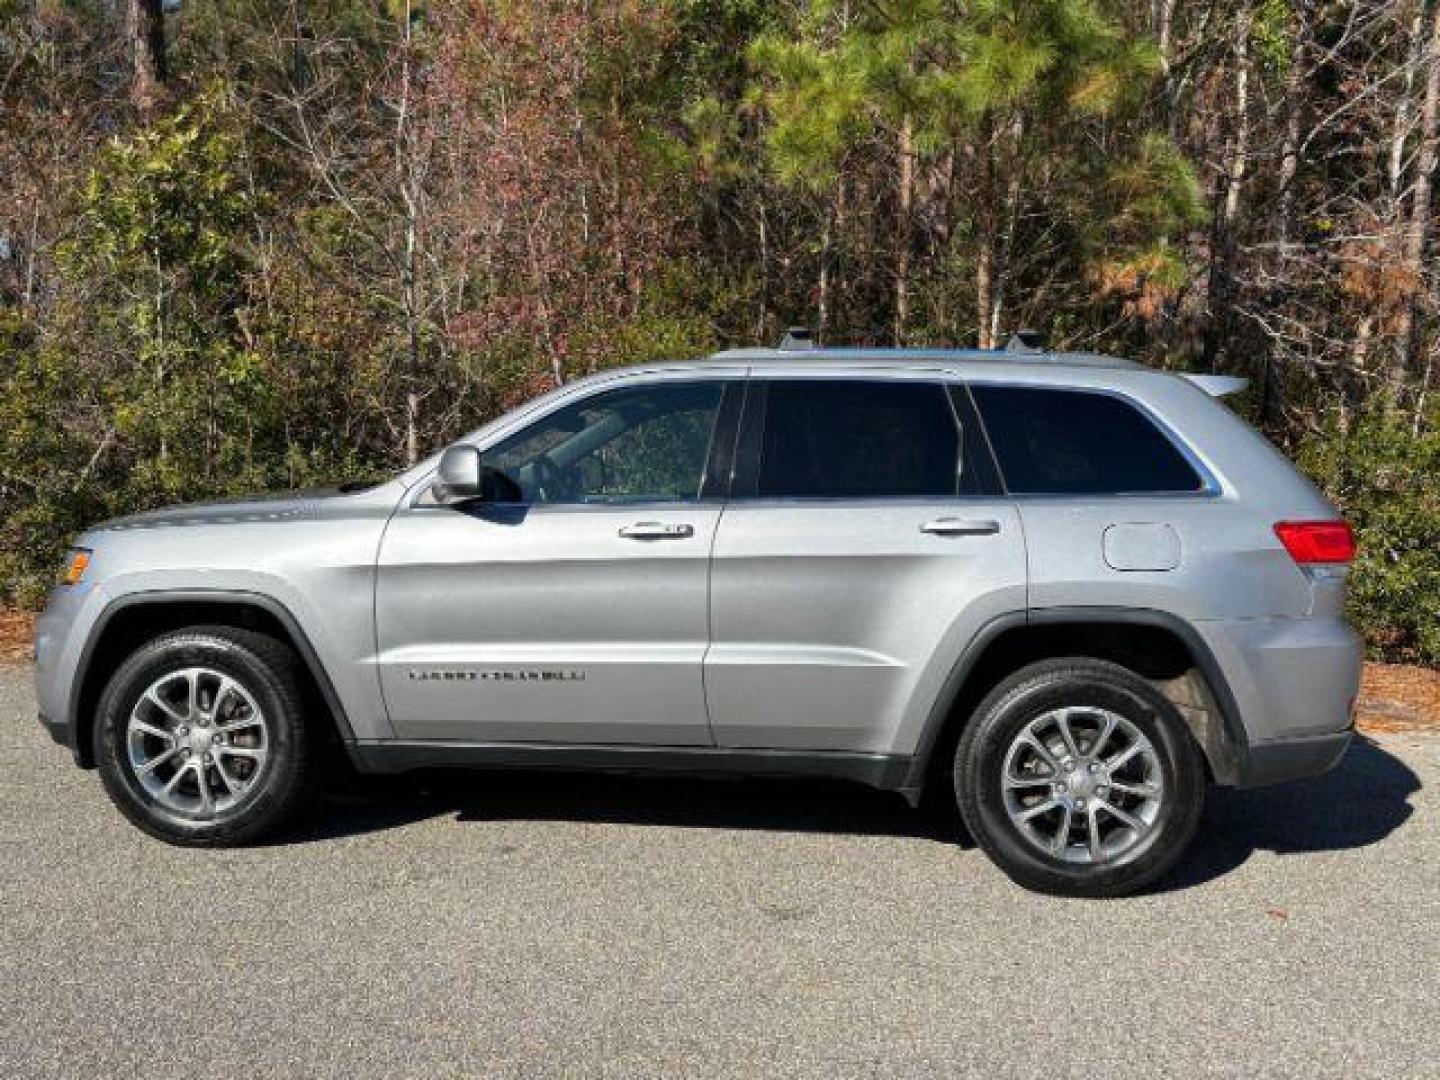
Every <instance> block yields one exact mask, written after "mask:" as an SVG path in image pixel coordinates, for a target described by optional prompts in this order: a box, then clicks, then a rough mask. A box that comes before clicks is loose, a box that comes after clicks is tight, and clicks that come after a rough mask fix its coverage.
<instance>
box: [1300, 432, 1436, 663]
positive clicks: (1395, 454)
mask: <svg viewBox="0 0 1440 1080" xmlns="http://www.w3.org/2000/svg"><path fill="white" fill-rule="evenodd" d="M1437 419H1440V418H1437V417H1436V416H1435V415H1434V414H1433V412H1432V415H1431V416H1430V417H1429V420H1430V421H1431V422H1430V423H1429V424H1427V425H1424V426H1423V427H1422V429H1421V431H1420V432H1419V433H1418V434H1417V433H1415V432H1414V431H1413V430H1412V425H1411V422H1410V421H1409V420H1402V419H1397V418H1394V417H1389V416H1385V415H1382V414H1380V413H1378V412H1375V413H1370V414H1367V415H1363V416H1361V417H1359V418H1358V419H1352V421H1351V423H1350V424H1348V425H1342V424H1341V423H1340V422H1339V421H1338V419H1333V418H1332V421H1331V422H1330V423H1329V424H1328V425H1327V426H1326V429H1325V430H1324V431H1323V432H1322V433H1321V434H1319V435H1317V436H1314V437H1312V438H1311V439H1310V440H1309V441H1307V442H1306V443H1305V444H1304V446H1303V447H1302V449H1301V453H1300V464H1301V467H1302V468H1304V469H1305V471H1306V472H1308V473H1309V474H1310V476H1311V477H1312V478H1313V479H1314V480H1315V481H1316V483H1318V484H1319V485H1320V487H1321V488H1322V489H1323V490H1324V491H1325V493H1326V495H1328V496H1329V497H1330V499H1331V500H1333V501H1334V502H1335V503H1336V505H1338V506H1339V507H1340V508H1341V509H1342V510H1343V511H1344V513H1345V516H1346V517H1347V518H1348V519H1349V521H1350V523H1351V524H1352V525H1353V526H1354V527H1355V532H1356V538H1357V539H1358V540H1359V544H1360V551H1359V555H1358V556H1357V558H1356V561H1355V569H1354V573H1353V576H1352V578H1351V590H1350V615H1351V618H1352V619H1353V620H1354V622H1355V625H1356V626H1357V627H1358V628H1359V629H1360V630H1361V631H1362V632H1363V633H1364V634H1365V639H1366V643H1367V645H1368V647H1369V650H1370V654H1371V655H1372V656H1373V657H1375V658H1377V659H1384V660H1397V661H1409V662H1417V663H1424V664H1437V663H1440V424H1437V423H1436V422H1435V421H1436V420H1437Z"/></svg>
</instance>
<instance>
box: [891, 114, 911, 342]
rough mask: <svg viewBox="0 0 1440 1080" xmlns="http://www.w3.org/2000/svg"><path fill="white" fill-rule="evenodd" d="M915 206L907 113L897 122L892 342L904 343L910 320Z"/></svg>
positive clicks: (909, 124) (909, 125) (909, 123)
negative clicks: (897, 165)
mask: <svg viewBox="0 0 1440 1080" xmlns="http://www.w3.org/2000/svg"><path fill="white" fill-rule="evenodd" d="M914 207H915V132H914V127H913V125H912V123H911V120H910V117H909V116H908V115H907V116H906V117H905V119H904V120H903V121H902V122H901V124H900V192H899V214H898V215H897V217H898V220H897V222H896V233H897V235H896V250H895V331H894V337H895V344H896V345H904V344H905V333H906V329H907V327H908V325H909V322H910V245H911V241H912V239H913V234H912V230H913V228H914V221H913V220H912V211H913V210H914Z"/></svg>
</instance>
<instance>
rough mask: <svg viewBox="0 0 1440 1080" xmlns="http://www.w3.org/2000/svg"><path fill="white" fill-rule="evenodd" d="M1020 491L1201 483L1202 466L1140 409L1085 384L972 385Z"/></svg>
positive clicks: (1011, 482)
mask: <svg viewBox="0 0 1440 1080" xmlns="http://www.w3.org/2000/svg"><path fill="white" fill-rule="evenodd" d="M970 392H971V394H972V395H973V396H974V398H975V404H976V406H977V407H978V408H979V410H980V416H981V418H982V419H983V420H984V423H985V430H986V432H987V433H988V434H989V435H990V442H991V445H992V446H994V448H995V456H996V457H997V458H998V459H999V465H1000V472H1001V473H1002V475H1003V476H1004V478H1005V486H1006V488H1008V489H1009V490H1010V491H1011V492H1012V493H1013V494H1016V495H1109V494H1131V493H1156V492H1161V493H1164V492H1189V491H1199V490H1200V489H1201V487H1202V486H1203V484H1202V481H1201V479H1200V475H1199V473H1197V472H1196V471H1195V469H1194V467H1193V466H1191V464H1190V463H1189V462H1188V461H1186V460H1185V457H1184V456H1183V455H1182V454H1181V453H1180V451H1179V450H1178V449H1176V447H1175V445H1174V444H1173V443H1172V442H1171V441H1170V440H1169V438H1167V437H1166V436H1165V434H1164V433H1163V432H1162V431H1161V430H1160V429H1159V428H1158V427H1156V426H1155V424H1154V423H1153V422H1152V421H1151V420H1150V419H1149V417H1147V416H1145V414H1144V413H1142V412H1141V411H1140V410H1139V409H1137V408H1136V407H1135V406H1134V405H1132V404H1130V403H1129V402H1127V401H1124V400H1123V399H1121V398H1117V397H1112V396H1111V395H1109V394H1100V393H1093V392H1087V391H1084V390H1050V389H1043V388H1040V387H1018V386H983V385H972V386H971V388H970Z"/></svg>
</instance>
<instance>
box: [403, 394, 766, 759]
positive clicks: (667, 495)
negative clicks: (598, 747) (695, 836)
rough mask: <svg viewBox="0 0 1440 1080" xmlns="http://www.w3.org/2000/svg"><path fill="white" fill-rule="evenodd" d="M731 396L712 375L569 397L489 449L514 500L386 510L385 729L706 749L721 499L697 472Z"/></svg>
mask: <svg viewBox="0 0 1440 1080" xmlns="http://www.w3.org/2000/svg"><path fill="white" fill-rule="evenodd" d="M739 388H740V384H739V382H734V383H731V382H728V381H726V380H725V379H723V378H718V377H715V376H713V375H712V376H710V377H704V378H699V377H693V378H676V377H670V378H665V379H661V380H658V381H657V380H655V379H653V378H651V379H650V380H649V381H646V380H645V379H644V378H638V379H636V378H632V379H626V380H623V381H620V382H617V383H614V384H610V386H609V387H608V388H603V389H600V390H596V391H591V392H588V393H586V392H581V393H582V394H583V396H582V397H579V398H578V399H571V400H569V401H562V402H561V403H560V404H559V406H558V407H557V408H555V409H554V410H552V411H551V412H549V413H548V414H546V415H545V416H542V417H541V418H540V419H538V420H536V421H534V422H533V423H531V424H528V425H527V426H525V427H524V428H522V429H521V430H519V431H518V432H516V433H514V434H513V435H509V436H507V437H505V438H503V439H502V440H501V441H500V442H499V443H497V444H496V445H494V446H491V447H484V448H482V452H483V455H484V461H485V463H486V464H487V465H489V466H492V467H495V468H498V469H500V470H501V471H503V472H504V473H505V474H506V475H507V476H509V477H510V478H511V479H512V480H514V481H515V483H516V484H517V485H518V486H519V489H520V491H521V493H522V499H521V500H520V501H517V502H515V503H508V504H494V503H486V504H481V503H476V504H469V505H464V506H458V507H456V506H448V507H447V506H436V505H433V504H431V505H426V503H427V502H428V501H429V500H426V499H424V498H420V499H419V500H416V501H415V502H414V504H413V505H410V506H407V507H405V508H402V509H401V510H400V511H399V512H398V513H397V514H396V516H395V517H394V519H393V520H392V522H391V524H390V526H389V528H388V530H387V531H386V534H385V538H384V541H383V543H382V545H381V551H380V558H379V568H378V583H377V592H376V625H377V633H378V638H379V654H380V678H381V686H382V689H383V692H384V697H385V703H386V706H387V707H388V709H389V712H390V719H391V724H392V726H393V727H394V729H395V733H396V735H397V736H398V737H400V738H402V739H412V740H413V739H424V740H463V741H466V742H566V743H593V744H605V743H611V744H614V743H636V744H660V745H710V743H711V739H710V734H709V727H708V723H707V716H706V710H705V698H704V688H703V682H702V675H701V663H702V660H703V657H704V654H705V649H706V644H707V637H708V621H707V608H708V604H707V588H708V560H709V554H710V546H711V544H712V542H713V540H714V534H715V528H716V525H717V523H718V521H719V519H720V513H721V509H722V506H723V502H722V501H721V500H720V498H718V497H717V498H715V499H713V500H712V499H711V498H710V497H709V493H710V489H711V488H716V489H717V490H718V485H717V484H715V482H714V478H713V477H711V479H710V482H709V483H707V471H708V470H711V469H712V468H713V467H714V463H713V461H712V453H718V452H719V451H720V450H721V447H720V446H719V445H718V444H719V443H720V442H722V441H723V438H719V437H717V432H720V431H721V429H722V427H723V426H724V425H723V424H722V423H721V422H720V421H721V417H722V414H723V415H726V416H730V415H733V414H734V413H735V412H736V411H737V408H738V396H739V393H740V389H739ZM722 402H726V405H725V408H723V409H722ZM731 427H732V429H733V423H732V424H731ZM729 434H730V436H731V437H733V430H732V431H731V432H730V433H729ZM727 472H728V468H727Z"/></svg>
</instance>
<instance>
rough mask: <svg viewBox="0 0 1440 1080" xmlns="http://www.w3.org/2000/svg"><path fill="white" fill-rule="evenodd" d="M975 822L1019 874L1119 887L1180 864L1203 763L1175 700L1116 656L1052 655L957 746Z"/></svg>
mask: <svg viewBox="0 0 1440 1080" xmlns="http://www.w3.org/2000/svg"><path fill="white" fill-rule="evenodd" d="M954 777H955V791H956V797H957V799H958V800H959V804H960V811H961V814H962V815H963V817H964V819H965V824H966V826H967V827H968V828H969V830H970V832H971V834H972V835H973V836H974V837H975V840H976V842H977V843H978V844H979V845H980V846H981V847H982V848H983V849H984V850H985V852H986V854H988V855H989V856H990V858H991V859H993V860H994V861H995V863H996V864H997V865H998V866H999V867H1000V868H1001V869H1002V870H1003V871H1005V873H1006V874H1008V875H1009V876H1010V877H1011V878H1012V879H1013V880H1014V881H1016V882H1017V883H1019V884H1021V885H1024V886H1025V887H1026V888H1030V889H1035V890H1037V891H1040V892H1048V893H1055V894H1059V895H1067V896H1120V895H1124V894H1125V893H1130V892H1134V891H1135V890H1136V889H1139V888H1142V887H1143V886H1145V885H1147V884H1149V883H1150V882H1152V881H1154V880H1155V879H1156V878H1158V877H1159V876H1160V875H1161V874H1163V873H1164V872H1165V871H1166V870H1168V869H1169V868H1170V867H1171V866H1173V865H1174V864H1175V861H1176V860H1177V859H1179V857H1180V856H1181V855H1182V854H1183V853H1184V851H1185V849H1186V848H1187V847H1188V846H1189V844H1190V841H1191V839H1192V838H1193V837H1194V835H1195V830H1196V828H1197V826H1198V825H1199V821H1200V814H1201V811H1202V809H1203V807H1204V798H1205V770H1204V765H1203V762H1202V761H1201V758H1200V753H1199V750H1198V748H1197V747H1196V745H1195V741H1194V739H1193V738H1192V737H1191V735H1190V731H1189V729H1188V728H1187V727H1186V725H1185V722H1184V720H1183V719H1182V718H1181V716H1180V714H1179V713H1178V711H1177V710H1176V708H1175V706H1174V705H1173V704H1172V703H1171V702H1170V701H1169V700H1168V699H1167V698H1165V696H1164V695H1163V694H1161V693H1160V692H1159V691H1158V690H1156V689H1155V687H1153V686H1152V685H1151V684H1150V683H1148V682H1146V681H1145V680H1144V679H1142V678H1140V677H1139V676H1138V675H1136V674H1135V673H1134V672H1132V671H1130V670H1128V669H1127V668H1123V667H1121V666H1119V665H1118V664H1111V663H1106V662H1103V661H1098V660H1089V659H1079V658H1077V659H1064V660H1047V661H1043V662H1041V663H1038V664H1031V665H1030V666H1028V667H1025V668H1022V669H1021V670H1020V671H1017V672H1015V673H1014V674H1013V675H1011V676H1010V677H1009V678H1007V679H1005V680H1004V681H1003V682H1001V683H1000V685H999V686H997V687H996V688H995V689H994V690H993V691H992V692H991V693H990V694H989V696H988V697H986V699H985V701H984V702H982V703H981V705H980V707H979V709H978V710H977V711H976V713H975V715H974V717H973V718H972V719H971V721H970V723H969V725H968V726H967V727H966V730H965V733H964V735H963V736H962V737H961V739H960V744H959V746H958V748H957V750H956V755H955V772H954Z"/></svg>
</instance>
